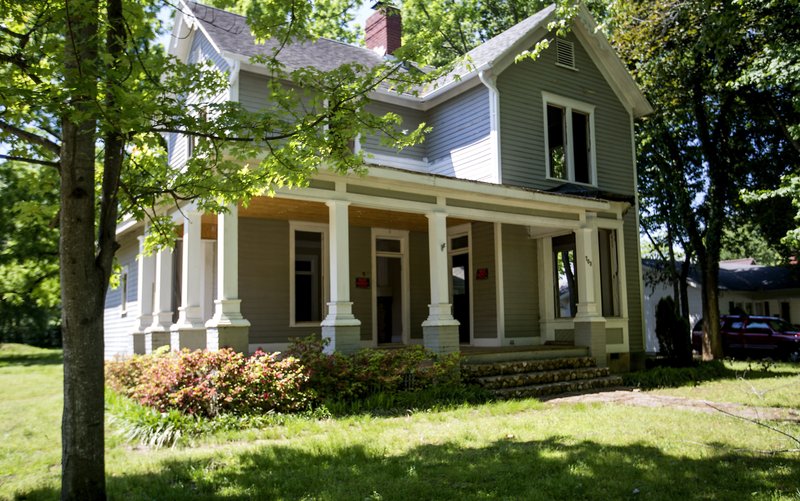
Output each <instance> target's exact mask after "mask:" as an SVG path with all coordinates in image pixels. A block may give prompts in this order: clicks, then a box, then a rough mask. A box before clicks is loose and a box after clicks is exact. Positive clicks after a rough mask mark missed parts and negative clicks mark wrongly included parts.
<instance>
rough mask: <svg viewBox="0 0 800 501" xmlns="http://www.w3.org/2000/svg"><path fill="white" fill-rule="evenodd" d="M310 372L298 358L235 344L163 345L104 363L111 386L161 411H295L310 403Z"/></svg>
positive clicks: (243, 412) (202, 413) (242, 412)
mask: <svg viewBox="0 0 800 501" xmlns="http://www.w3.org/2000/svg"><path fill="white" fill-rule="evenodd" d="M307 381H308V376H307V375H306V371H305V369H304V368H303V366H302V365H301V364H300V362H299V361H298V360H297V359H296V358H292V357H286V358H283V359H278V357H277V355H276V354H267V353H264V352H257V353H256V354H255V355H253V356H252V357H246V356H244V355H242V354H241V353H236V352H235V351H233V350H229V349H222V350H219V351H200V350H197V351H188V350H184V351H180V352H169V351H159V352H157V353H154V354H152V355H137V356H134V357H132V358H130V359H127V360H120V361H114V362H109V363H108V364H107V365H106V383H107V384H108V386H109V387H110V388H112V389H113V390H115V391H117V392H119V393H121V394H123V395H125V396H128V397H130V398H132V399H134V400H136V401H138V402H139V403H141V404H143V405H147V406H149V407H152V408H154V409H156V410H158V411H160V412H168V411H169V410H172V409H177V410H180V411H182V412H185V413H188V414H194V415H198V416H208V417H212V416H216V415H218V414H221V413H232V414H247V413H258V412H268V411H278V412H293V411H298V410H302V409H305V408H307V407H308V405H309V401H310V394H309V392H308V390H307V389H306V383H307Z"/></svg>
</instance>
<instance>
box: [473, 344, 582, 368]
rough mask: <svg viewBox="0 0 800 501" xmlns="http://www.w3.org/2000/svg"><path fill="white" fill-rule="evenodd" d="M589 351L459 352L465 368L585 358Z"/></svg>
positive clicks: (550, 348)
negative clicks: (480, 365) (503, 363)
mask: <svg viewBox="0 0 800 501" xmlns="http://www.w3.org/2000/svg"><path fill="white" fill-rule="evenodd" d="M588 355H589V349H588V348H586V347H583V346H541V345H540V346H537V347H535V348H533V349H531V348H529V349H525V348H523V347H517V348H516V349H515V348H511V347H505V348H496V349H492V350H491V351H487V350H481V351H476V352H469V351H466V350H463V349H462V351H461V359H462V363H463V365H465V366H468V365H475V364H490V363H499V362H518V361H525V360H550V359H558V358H575V357H586V356H588Z"/></svg>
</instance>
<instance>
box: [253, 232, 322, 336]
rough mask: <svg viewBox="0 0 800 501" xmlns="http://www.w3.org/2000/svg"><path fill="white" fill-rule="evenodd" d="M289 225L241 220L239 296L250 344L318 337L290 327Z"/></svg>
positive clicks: (313, 330)
mask: <svg viewBox="0 0 800 501" xmlns="http://www.w3.org/2000/svg"><path fill="white" fill-rule="evenodd" d="M291 269H292V267H291V266H290V263H289V223H288V221H272V220H264V219H250V218H240V219H239V294H240V297H241V299H242V314H243V315H244V318H246V319H247V320H249V321H250V324H251V325H250V343H251V344H258V343H265V344H266V343H285V342H287V341H288V340H289V338H290V337H300V336H306V335H309V334H312V333H317V334H319V333H320V332H321V330H320V328H319V327H289V274H290V272H291Z"/></svg>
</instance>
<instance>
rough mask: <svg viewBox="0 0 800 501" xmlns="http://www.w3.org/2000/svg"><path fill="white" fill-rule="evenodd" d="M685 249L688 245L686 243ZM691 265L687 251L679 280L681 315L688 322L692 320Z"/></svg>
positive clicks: (690, 326)
mask: <svg viewBox="0 0 800 501" xmlns="http://www.w3.org/2000/svg"><path fill="white" fill-rule="evenodd" d="M683 247H684V249H686V248H687V247H688V246H687V245H684V246H683ZM690 267H691V262H690V255H689V253H688V252H687V254H686V258H685V259H684V260H683V263H681V273H680V277H679V278H678V282H679V283H680V297H681V316H682V317H683V318H685V319H686V321H687V322H691V316H690V312H689V268H690ZM692 327H693V326H692V325H689V329H690V330H691V328H692Z"/></svg>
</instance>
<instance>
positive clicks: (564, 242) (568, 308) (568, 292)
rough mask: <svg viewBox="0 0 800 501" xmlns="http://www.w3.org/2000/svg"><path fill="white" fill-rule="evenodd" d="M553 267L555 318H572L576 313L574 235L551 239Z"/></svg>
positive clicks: (576, 290)
mask: <svg viewBox="0 0 800 501" xmlns="http://www.w3.org/2000/svg"><path fill="white" fill-rule="evenodd" d="M553 265H554V266H553V269H554V271H555V277H554V278H555V284H554V285H555V287H554V289H555V290H554V291H553V292H554V294H555V303H556V317H559V318H570V317H574V316H575V314H576V313H577V312H578V282H577V279H576V265H575V235H574V234H571V235H565V236H563V237H557V238H554V239H553Z"/></svg>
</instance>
